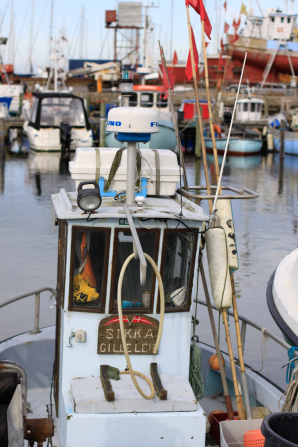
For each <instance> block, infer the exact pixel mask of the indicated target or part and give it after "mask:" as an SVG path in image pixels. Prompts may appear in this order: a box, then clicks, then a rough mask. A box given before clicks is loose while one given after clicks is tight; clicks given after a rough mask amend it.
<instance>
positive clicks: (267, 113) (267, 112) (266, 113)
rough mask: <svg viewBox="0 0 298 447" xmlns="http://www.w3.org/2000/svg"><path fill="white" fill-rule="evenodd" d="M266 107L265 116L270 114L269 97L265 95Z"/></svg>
mask: <svg viewBox="0 0 298 447" xmlns="http://www.w3.org/2000/svg"><path fill="white" fill-rule="evenodd" d="M264 108H265V118H267V117H268V116H269V107H268V98H267V96H265V98H264Z"/></svg>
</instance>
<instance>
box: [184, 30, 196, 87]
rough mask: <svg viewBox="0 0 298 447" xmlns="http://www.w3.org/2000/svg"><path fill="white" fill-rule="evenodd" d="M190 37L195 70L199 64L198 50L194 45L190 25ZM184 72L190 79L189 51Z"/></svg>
mask: <svg viewBox="0 0 298 447" xmlns="http://www.w3.org/2000/svg"><path fill="white" fill-rule="evenodd" d="M191 39H192V48H193V55H194V60H195V69H196V72H197V70H198V65H199V55H198V50H197V46H196V41H195V36H194V35H193V30H192V27H191ZM185 74H186V77H187V79H188V80H189V81H190V80H191V78H192V66H191V57H190V51H189V52H188V58H187V64H186V69H185Z"/></svg>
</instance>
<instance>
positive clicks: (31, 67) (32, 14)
mask: <svg viewBox="0 0 298 447" xmlns="http://www.w3.org/2000/svg"><path fill="white" fill-rule="evenodd" d="M33 18H34V0H32V10H31V32H30V55H29V63H30V73H33V65H32V48H33Z"/></svg>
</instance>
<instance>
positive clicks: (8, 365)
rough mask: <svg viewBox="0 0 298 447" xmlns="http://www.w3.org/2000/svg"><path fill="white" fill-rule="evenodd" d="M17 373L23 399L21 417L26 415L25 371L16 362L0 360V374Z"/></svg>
mask: <svg viewBox="0 0 298 447" xmlns="http://www.w3.org/2000/svg"><path fill="white" fill-rule="evenodd" d="M5 373H17V374H19V375H20V378H21V382H20V383H21V388H22V400H23V417H24V418H26V415H27V374H26V371H25V370H24V369H23V368H22V367H21V366H20V365H18V364H17V363H15V362H11V361H10V360H2V361H1V362H0V374H5Z"/></svg>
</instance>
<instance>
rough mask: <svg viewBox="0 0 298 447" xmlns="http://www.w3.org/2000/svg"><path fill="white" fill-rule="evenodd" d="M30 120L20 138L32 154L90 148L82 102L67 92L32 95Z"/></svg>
mask: <svg viewBox="0 0 298 447" xmlns="http://www.w3.org/2000/svg"><path fill="white" fill-rule="evenodd" d="M33 95H34V102H33V106H32V111H31V116H30V119H29V121H25V123H24V126H23V136H24V138H26V139H27V140H28V141H29V145H30V148H31V149H33V150H35V151H53V152H56V151H62V152H68V151H74V150H75V149H76V148H77V147H78V146H82V147H84V146H88V147H90V146H92V145H93V135H92V130H91V128H90V124H89V120H88V116H87V113H86V110H85V107H84V102H83V100H82V99H81V98H80V97H78V96H75V95H73V94H72V93H69V92H68V91H66V92H55V91H45V92H43V93H34V94H33Z"/></svg>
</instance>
